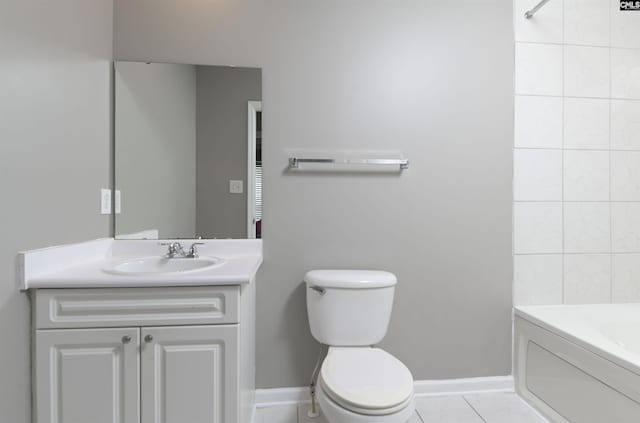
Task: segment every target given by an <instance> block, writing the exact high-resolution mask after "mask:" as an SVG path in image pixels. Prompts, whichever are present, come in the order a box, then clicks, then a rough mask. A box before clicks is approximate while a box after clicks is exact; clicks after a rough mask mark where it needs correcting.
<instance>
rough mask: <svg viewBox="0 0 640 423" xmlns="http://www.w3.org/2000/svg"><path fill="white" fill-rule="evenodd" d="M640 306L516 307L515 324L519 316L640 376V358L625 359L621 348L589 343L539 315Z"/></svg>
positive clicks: (576, 305) (573, 305)
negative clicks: (565, 310)
mask: <svg viewBox="0 0 640 423" xmlns="http://www.w3.org/2000/svg"><path fill="white" fill-rule="evenodd" d="M630 304H631V305H634V304H635V305H638V306H640V303H625V304H560V305H543V306H514V307H513V310H514V322H515V316H518V317H520V318H522V319H524V320H527V321H529V322H530V323H532V324H534V325H536V326H538V327H540V328H542V329H546V330H548V331H550V332H552V333H554V334H556V335H558V336H560V337H562V338H564V339H566V340H567V341H569V342H572V343H574V344H576V345H579V346H581V347H582V348H584V349H586V350H588V351H591V352H592V353H594V354H596V355H598V356H600V357H601V358H603V359H605V360H608V361H610V362H612V363H615V364H617V365H618V366H620V367H623V368H625V369H626V370H628V371H630V372H632V373H635V374H636V375H639V376H640V358H639V361H638V362H637V363H636V362H634V361H632V360H630V359H628V358H626V357H625V354H619V353H617V351H619V350H620V349H622V348H621V347H618V348H616V349H613V348H607V346H609V347H610V346H611V345H606V344H612V343H609V342H607V343H605V345H602V344H601V343H597V342H589V340H587V339H584V338H583V337H580V336H577V335H575V334H573V333H571V332H570V330H569V329H567V328H566V327H563V325H562V324H557V323H555V322H549V321H548V320H546V319H545V318H544V317H541V316H540V315H539V313H540V312H544V311H545V310H550V309H560V308H562V309H567V310H569V309H584V308H587V307H595V308H610V307H615V306H621V305H630ZM514 353H515V346H514ZM626 355H634V354H632V353H630V354H626Z"/></svg>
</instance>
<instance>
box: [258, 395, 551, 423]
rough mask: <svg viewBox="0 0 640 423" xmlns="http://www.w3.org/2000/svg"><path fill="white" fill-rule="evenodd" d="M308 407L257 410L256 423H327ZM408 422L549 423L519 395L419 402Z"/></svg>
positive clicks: (293, 406) (466, 396)
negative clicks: (316, 416) (309, 410)
mask: <svg viewBox="0 0 640 423" xmlns="http://www.w3.org/2000/svg"><path fill="white" fill-rule="evenodd" d="M308 408H309V405H308V404H303V405H299V406H298V405H295V404H292V405H279V406H274V407H267V408H258V410H257V412H256V418H255V421H254V423H326V420H325V419H324V418H322V417H319V418H317V419H311V418H309V417H307V410H308ZM409 423H546V420H545V419H543V418H542V417H540V416H539V415H538V414H537V413H536V412H535V411H533V409H531V407H529V405H527V404H526V403H525V402H524V401H522V400H521V399H520V397H518V396H517V395H516V394H514V393H509V392H500V393H484V394H482V393H479V394H470V395H459V396H429V397H419V398H417V399H416V415H415V416H414V417H413V419H412V420H411V421H410V422H409Z"/></svg>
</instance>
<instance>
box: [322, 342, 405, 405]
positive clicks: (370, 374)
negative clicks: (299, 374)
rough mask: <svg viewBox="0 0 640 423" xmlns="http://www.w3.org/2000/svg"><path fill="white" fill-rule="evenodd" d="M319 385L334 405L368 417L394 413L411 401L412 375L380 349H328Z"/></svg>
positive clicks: (395, 359) (398, 361)
mask: <svg viewBox="0 0 640 423" xmlns="http://www.w3.org/2000/svg"><path fill="white" fill-rule="evenodd" d="M320 386H321V388H322V390H323V391H324V393H325V394H326V395H327V397H329V398H330V399H331V400H332V401H334V402H335V403H336V404H337V405H339V406H341V407H343V408H345V409H347V410H349V411H352V412H354V413H358V414H364V415H370V416H378V415H386V414H393V413H395V412H398V411H400V410H402V409H404V408H406V407H407V406H408V405H409V404H410V403H411V402H412V401H413V377H412V375H411V372H410V371H409V369H408V368H407V367H406V366H405V365H404V364H403V363H402V362H401V361H400V360H398V359H397V358H395V357H394V356H392V355H391V354H389V353H387V352H386V351H384V350H381V349H379V348H368V347H355V348H352V347H331V348H329V353H328V354H327V358H326V359H325V360H324V363H323V364H322V369H321V370H320Z"/></svg>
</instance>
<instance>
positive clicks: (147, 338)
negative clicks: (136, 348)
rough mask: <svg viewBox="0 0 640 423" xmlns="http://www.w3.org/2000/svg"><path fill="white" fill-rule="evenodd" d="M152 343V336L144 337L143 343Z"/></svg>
mask: <svg viewBox="0 0 640 423" xmlns="http://www.w3.org/2000/svg"><path fill="white" fill-rule="evenodd" d="M151 341H153V335H147V336H145V337H144V342H151Z"/></svg>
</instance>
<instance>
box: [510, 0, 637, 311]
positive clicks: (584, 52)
mask: <svg viewBox="0 0 640 423" xmlns="http://www.w3.org/2000/svg"><path fill="white" fill-rule="evenodd" d="M537 3H538V0H515V7H514V13H515V16H514V25H515V32H516V66H515V68H516V83H515V93H516V96H515V138H514V302H515V304H516V305H524V304H562V303H565V304H580V303H607V302H640V11H633V12H632V11H626V12H625V11H620V10H619V7H620V1H619V0H551V1H550V2H549V3H548V4H547V5H546V6H544V7H543V8H542V9H541V10H540V11H539V12H538V13H537V14H536V15H535V16H534V17H533V18H532V19H530V20H527V19H525V18H524V16H523V15H524V13H525V11H526V10H528V9H530V8H531V7H533V6H534V5H535V4H537Z"/></svg>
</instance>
